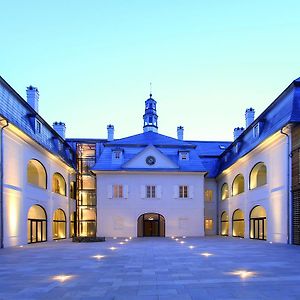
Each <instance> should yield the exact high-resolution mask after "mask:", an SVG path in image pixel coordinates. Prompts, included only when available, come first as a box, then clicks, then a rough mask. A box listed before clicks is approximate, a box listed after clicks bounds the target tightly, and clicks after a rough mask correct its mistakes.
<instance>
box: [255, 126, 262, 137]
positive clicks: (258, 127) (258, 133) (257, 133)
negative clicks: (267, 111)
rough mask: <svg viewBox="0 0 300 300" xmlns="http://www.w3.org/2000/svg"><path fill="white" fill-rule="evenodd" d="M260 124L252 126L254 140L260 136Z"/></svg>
mask: <svg viewBox="0 0 300 300" xmlns="http://www.w3.org/2000/svg"><path fill="white" fill-rule="evenodd" d="M260 127H261V126H260V123H257V124H256V125H254V127H253V137H254V138H258V137H259V135H260V131H261V128H260Z"/></svg>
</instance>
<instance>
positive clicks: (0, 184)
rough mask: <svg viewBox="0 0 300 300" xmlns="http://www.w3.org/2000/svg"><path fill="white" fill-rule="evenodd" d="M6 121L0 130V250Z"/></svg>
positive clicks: (2, 245)
mask: <svg viewBox="0 0 300 300" xmlns="http://www.w3.org/2000/svg"><path fill="white" fill-rule="evenodd" d="M5 121H6V125H4V126H2V127H1V128H0V139H1V141H0V152H1V154H0V228H1V229H0V248H4V237H3V234H4V229H3V225H4V220H3V219H4V216H3V195H4V193H3V130H4V128H5V127H7V126H8V121H7V120H5Z"/></svg>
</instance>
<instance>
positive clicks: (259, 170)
mask: <svg viewBox="0 0 300 300" xmlns="http://www.w3.org/2000/svg"><path fill="white" fill-rule="evenodd" d="M249 180H250V182H249V186H250V190H252V189H255V188H257V187H259V186H263V185H265V184H267V167H266V165H265V164H264V163H262V162H260V163H258V164H256V165H255V166H254V167H253V169H252V170H251V172H250V176H249Z"/></svg>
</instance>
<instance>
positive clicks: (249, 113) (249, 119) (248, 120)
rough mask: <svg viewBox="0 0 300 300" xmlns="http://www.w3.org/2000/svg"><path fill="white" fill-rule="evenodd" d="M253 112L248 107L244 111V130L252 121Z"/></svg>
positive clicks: (252, 109)
mask: <svg viewBox="0 0 300 300" xmlns="http://www.w3.org/2000/svg"><path fill="white" fill-rule="evenodd" d="M254 115H255V110H254V108H252V107H250V108H247V109H246V112H245V119H246V128H247V127H248V126H249V125H250V124H251V123H252V122H253V121H254Z"/></svg>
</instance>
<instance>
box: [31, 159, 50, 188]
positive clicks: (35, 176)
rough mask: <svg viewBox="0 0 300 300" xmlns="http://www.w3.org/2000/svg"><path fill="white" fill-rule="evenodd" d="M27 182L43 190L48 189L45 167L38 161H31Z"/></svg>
mask: <svg viewBox="0 0 300 300" xmlns="http://www.w3.org/2000/svg"><path fill="white" fill-rule="evenodd" d="M27 182H28V183H30V184H33V185H35V186H37V187H40V188H42V189H46V188H47V174H46V170H45V167H44V166H43V165H42V164H41V163H40V162H39V161H38V160H36V159H31V160H30V161H29V162H28V165H27Z"/></svg>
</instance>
